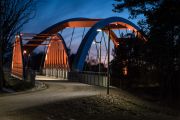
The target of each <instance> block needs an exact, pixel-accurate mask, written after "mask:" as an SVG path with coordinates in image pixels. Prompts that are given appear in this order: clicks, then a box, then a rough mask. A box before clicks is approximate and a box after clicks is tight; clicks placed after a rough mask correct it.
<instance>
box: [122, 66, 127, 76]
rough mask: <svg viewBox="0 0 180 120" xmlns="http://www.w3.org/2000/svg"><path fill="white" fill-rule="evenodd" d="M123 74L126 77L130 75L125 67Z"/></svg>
mask: <svg viewBox="0 0 180 120" xmlns="http://www.w3.org/2000/svg"><path fill="white" fill-rule="evenodd" d="M123 74H124V75H127V74H128V69H127V67H124V68H123Z"/></svg>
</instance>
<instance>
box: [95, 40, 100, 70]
mask: <svg viewBox="0 0 180 120" xmlns="http://www.w3.org/2000/svg"><path fill="white" fill-rule="evenodd" d="M93 44H99V50H98V58H99V60H98V61H99V73H100V71H101V41H99V42H98V41H96V40H94V41H93Z"/></svg>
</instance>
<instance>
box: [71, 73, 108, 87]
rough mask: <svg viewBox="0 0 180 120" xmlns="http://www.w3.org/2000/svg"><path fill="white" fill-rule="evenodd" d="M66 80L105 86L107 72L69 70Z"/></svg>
mask: <svg viewBox="0 0 180 120" xmlns="http://www.w3.org/2000/svg"><path fill="white" fill-rule="evenodd" d="M68 80H70V81H75V82H81V83H86V84H89V85H97V86H103V87H107V73H104V72H100V73H99V72H72V71H71V72H69V73H68Z"/></svg>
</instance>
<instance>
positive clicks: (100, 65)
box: [98, 41, 101, 85]
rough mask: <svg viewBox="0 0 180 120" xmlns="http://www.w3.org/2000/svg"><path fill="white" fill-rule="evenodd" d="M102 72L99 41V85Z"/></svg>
mask: <svg viewBox="0 0 180 120" xmlns="http://www.w3.org/2000/svg"><path fill="white" fill-rule="evenodd" d="M100 72H101V41H100V42H99V77H98V85H99V81H100V76H101V74H100Z"/></svg>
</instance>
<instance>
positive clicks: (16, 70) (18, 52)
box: [11, 35, 24, 80]
mask: <svg viewBox="0 0 180 120" xmlns="http://www.w3.org/2000/svg"><path fill="white" fill-rule="evenodd" d="M22 54H23V53H22V43H21V38H20V36H19V35H16V39H15V43H14V48H13V57H12V66H11V75H12V76H14V77H17V78H19V79H21V80H22V79H23V73H24V72H23V71H24V70H23V56H22Z"/></svg>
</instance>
